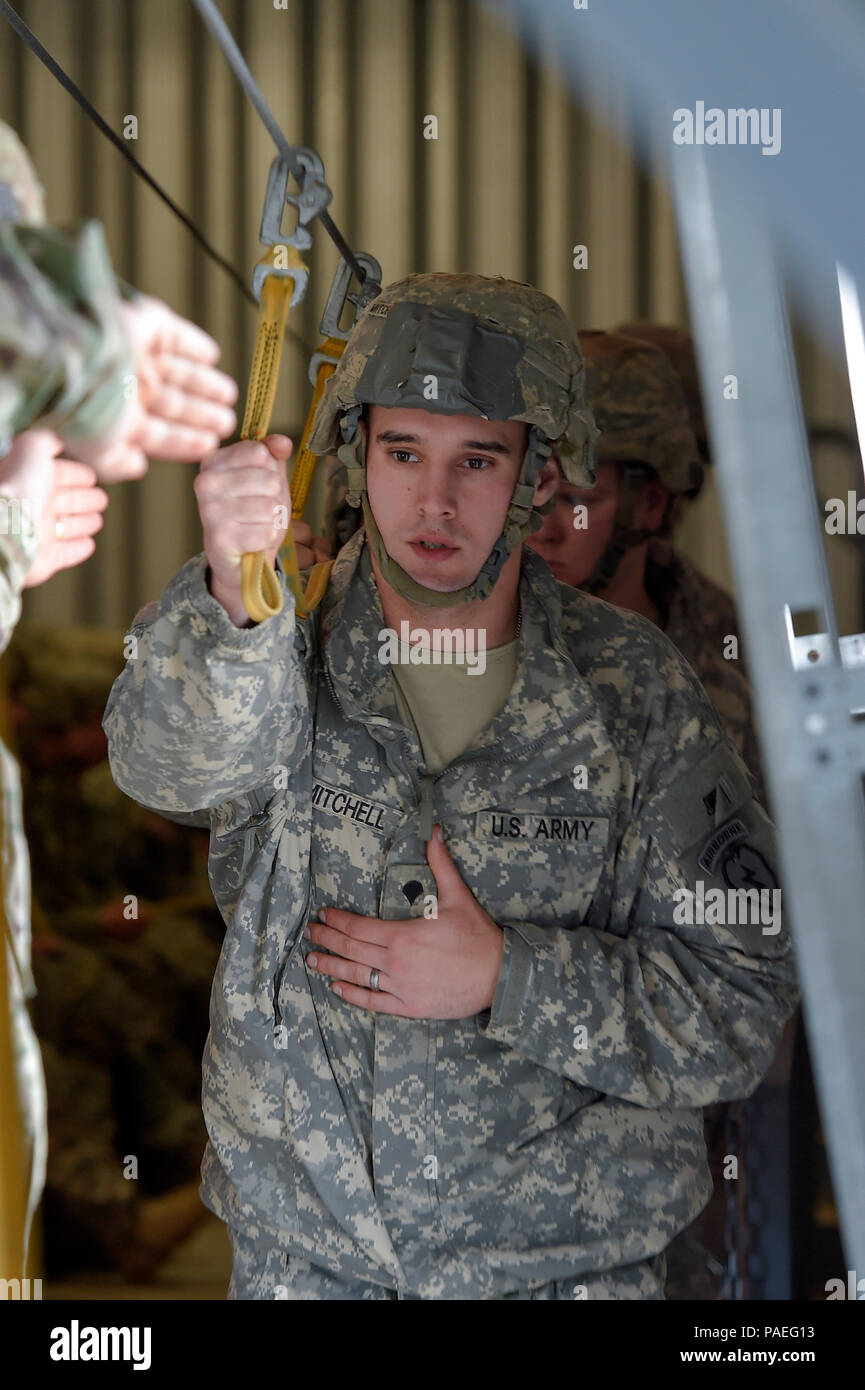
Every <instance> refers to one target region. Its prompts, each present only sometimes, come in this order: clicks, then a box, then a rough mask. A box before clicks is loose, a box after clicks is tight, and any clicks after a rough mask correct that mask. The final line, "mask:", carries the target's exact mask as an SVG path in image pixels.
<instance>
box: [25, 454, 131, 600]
mask: <svg viewBox="0 0 865 1390" xmlns="http://www.w3.org/2000/svg"><path fill="white" fill-rule="evenodd" d="M62 447H63V445H62V442H61V440H60V439H59V438H58V437H57V435H56V434H54V433H53V432H52V431H51V430H39V429H34V430H24V431H22V433H21V434H18V435H16V436H15V439H14V440H13V443H12V448H11V449H10V450H9V452H8V454H6V456H5V457H4V458H3V459H0V491H2V492H3V493H4V494H5V496H6V497H8V498H12V499H14V500H17V501H18V502H19V504H20V506H21V509H22V512H27V513H28V514H29V516H30V519H31V520H32V522H33V525H34V527H35V529H36V534H37V535H38V536H39V537H40V538H41V539H40V544H39V549H38V550H37V552H36V556H35V559H34V561H33V564H32V565H31V567H30V569H29V570H28V572H27V576H26V578H25V580H24V588H25V589H32V588H35V586H36V585H37V584H43V583H44V582H45V580H46V579H50V578H51V576H52V575H53V574H56V573H57V571H58V570H62V569H70V568H71V567H72V566H73V565H80V564H81V562H82V561H83V560H87V559H88V558H89V557H90V556H91V555H92V554H93V551H94V550H95V549H96V542H95V541H94V540H93V539H92V537H93V536H94V535H95V533H96V532H97V531H99V530H101V528H102V513H103V512H104V511H105V508H106V507H107V506H108V494H107V493H106V492H103V490H102V488H101V487H97V486H96V474H95V473H94V471H93V469H92V468H89V467H88V466H87V464H84V463H73V462H72V461H71V460H70V459H61V458H59V457H58V455H59V453H60V450H61V448H62Z"/></svg>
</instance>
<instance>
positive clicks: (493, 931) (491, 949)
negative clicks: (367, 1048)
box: [304, 826, 504, 1018]
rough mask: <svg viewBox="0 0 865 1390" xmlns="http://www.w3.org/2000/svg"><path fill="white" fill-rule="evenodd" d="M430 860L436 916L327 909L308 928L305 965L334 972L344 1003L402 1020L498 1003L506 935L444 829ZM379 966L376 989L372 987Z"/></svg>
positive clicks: (458, 1014)
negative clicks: (391, 916) (465, 876)
mask: <svg viewBox="0 0 865 1390" xmlns="http://www.w3.org/2000/svg"><path fill="white" fill-rule="evenodd" d="M427 860H428V862H429V866H430V868H431V869H432V872H433V875H434V877H435V881H436V888H437V895H436V902H435V911H436V914H437V915H436V916H431V917H430V918H429V919H427V918H426V917H424V918H418V917H415V918H409V919H408V920H407V921H399V922H385V921H382V920H381V919H380V918H378V917H359V916H357V915H356V914H355V913H353V912H343V911H342V910H341V909H340V908H338V907H328V908H327V909H326V910H325V911H324V918H325V920H323V921H313V922H310V923H309V924H308V926H307V927H306V928H305V930H304V935H305V936H307V937H308V939H309V942H310V950H309V953H308V954H307V957H306V964H307V967H308V968H309V969H311V970H317V971H319V972H320V973H322V974H324V975H327V976H330V977H331V979H332V986H331V987H332V988H333V990H334V992H335V993H338V994H340V995H341V997H342V998H343V999H344V1000H345V1001H346V1003H348V1004H357V1005H359V1006H360V1007H361V1008H363V1009H370V1010H371V1011H373V1012H375V1013H387V1014H401V1015H402V1016H403V1017H404V1018H470V1017H471V1016H472V1015H474V1014H477V1013H480V1012H481V1010H483V1009H488V1008H490V1006H491V1005H492V1002H493V996H494V995H495V991H496V983H497V981H498V976H499V970H500V968H501V961H502V952H503V950H504V934H503V932H502V930H501V928H500V927H499V926H497V925H496V923H495V922H494V921H493V919H492V917H490V915H489V913H488V912H485V911H484V909H483V908H482V907H481V905H480V903H479V902H478V901H477V899H476V898H475V897H474V896H473V895H472V893H471V892H470V891H469V889H468V888H467V887H466V884H465V883H464V882H463V880H462V878H461V877H460V874H459V871H458V870H457V868H456V865H455V864H454V862H453V860H452V859H451V857H450V854H449V853H448V851H447V849H446V848H445V844H444V840H443V839H442V838H441V829H440V827H439V826H435V827H434V830H433V838H432V839H431V840H430V841H429V842H428V844H427ZM315 946H323V947H326V948H327V950H326V951H315V950H313V949H312V948H313V947H315ZM373 971H378V977H377V984H378V988H377V989H376V988H372V989H371V988H370V977H371V975H372V972H373ZM373 983H376V981H375V980H374V981H373Z"/></svg>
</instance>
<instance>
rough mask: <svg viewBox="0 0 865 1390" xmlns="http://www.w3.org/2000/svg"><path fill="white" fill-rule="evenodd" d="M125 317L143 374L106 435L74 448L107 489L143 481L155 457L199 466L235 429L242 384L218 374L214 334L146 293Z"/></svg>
mask: <svg viewBox="0 0 865 1390" xmlns="http://www.w3.org/2000/svg"><path fill="white" fill-rule="evenodd" d="M120 313H121V317H122V318H123V322H124V325H125V327H126V331H127V333H128V335H129V340H130V343H131V344H132V351H133V357H134V362H135V370H136V374H137V375H136V378H135V380H134V381H131V382H130V387H131V388H132V389H131V393H130V399H129V400H128V401H127V403H126V406H125V408H124V410H123V413H122V414H121V416H120V418H119V420H118V421H116V422H115V424H114V426H113V427H112V429H111V430H110V432H109V433H108V434H107V435H106V436H105V437H103V438H101V439H98V440H91V441H88V442H87V443H85V444H82V445H76V448H75V453H76V454H77V455H78V457H79V458H81V459H82V460H84V461H85V462H87V463H90V464H92V466H93V467H94V468H95V469H96V472H97V475H98V477H99V479H100V481H101V482H104V483H115V482H123V481H127V480H131V479H135V478H141V477H143V476H144V474H145V473H146V472H147V469H148V466H149V464H148V460H149V459H152V458H164V459H173V460H175V461H176V462H180V463H198V462H199V461H200V460H201V459H202V458H203V457H204V456H205V454H209V453H212V452H213V451H214V450H215V449H218V448H219V445H220V442H221V441H222V440H223V439H225V438H226V437H227V436H228V435H230V434H231V433H232V431H233V430H234V428H235V426H236V424H237V417H236V415H235V413H234V411H233V410H232V409H231V406H232V405H233V404H234V402H235V401H236V400H237V386H236V384H235V382H234V381H232V379H231V377H230V376H227V375H226V374H225V372H220V371H218V370H217V368H216V365H215V364H216V363H217V362H218V361H219V357H220V351H219V345H218V344H217V343H216V342H214V340H213V338H211V337H210V335H209V334H207V333H205V332H203V331H202V329H200V328H198V327H196V325H195V324H194V323H190V322H189V321H188V319H184V318H181V317H180V315H179V314H175V313H174V311H173V310H172V309H169V307H168V305H167V304H163V303H162V302H161V300H158V299H152V298H150V297H149V296H147V295H142V296H140V298H139V299H138V300H137V302H135V303H134V304H128V303H124V304H122V305H121V306H120Z"/></svg>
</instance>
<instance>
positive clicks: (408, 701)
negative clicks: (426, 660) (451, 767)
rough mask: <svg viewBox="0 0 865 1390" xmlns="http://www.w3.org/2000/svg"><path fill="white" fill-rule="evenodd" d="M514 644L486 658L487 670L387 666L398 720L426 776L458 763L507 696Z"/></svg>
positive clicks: (513, 668)
mask: <svg viewBox="0 0 865 1390" xmlns="http://www.w3.org/2000/svg"><path fill="white" fill-rule="evenodd" d="M518 646H519V642H518V640H517V639H516V638H515V639H514V640H513V642H506V643H505V645H504V646H503V647H493V648H492V650H490V651H488V652H487V653H486V669H485V670H484V671H483V672H477V673H476V674H475V668H474V667H472V666H469V665H463V664H460V665H456V664H454V665H444V664H442V665H440V666H434V665H432V664H430V665H428V666H427V665H418V666H410V665H407V664H404V663H403V664H400V665H398V666H392V667H391V670H392V672H393V684H394V694H395V696H396V704H397V709H398V711H399V717H400V719H401V720H402V721H403V723H404V724H405V725H406V727H407V728H409V729H413V730H414V732H415V733H416V734H417V737H418V741H419V742H420V746H421V750H422V752H423V756H424V762H425V763H426V766H427V771H428V772H431V773H434V774H435V773H438V772H441V771H442V770H443V768H446V767H447V766H448V764H449V763H452V762H453V760H454V758H458V757H459V755H460V753H463V752H464V751H465V750H466V748H468V747H469V745H470V744H471V743H472V742H473V741H474V740H475V739H476V738H477V736H478V734H479V733H480V732H481V730H482V729H485V728H486V727H487V725H488V724H489V723H490V722H491V721H492V720H493V719H494V718H495V716H496V715H497V714H498V712H499V710H500V709H502V707H503V706H504V704H505V703H506V701H507V698H508V695H509V694H510V690H511V686H512V685H513V683H514V676H515V675H516V670H517V649H518Z"/></svg>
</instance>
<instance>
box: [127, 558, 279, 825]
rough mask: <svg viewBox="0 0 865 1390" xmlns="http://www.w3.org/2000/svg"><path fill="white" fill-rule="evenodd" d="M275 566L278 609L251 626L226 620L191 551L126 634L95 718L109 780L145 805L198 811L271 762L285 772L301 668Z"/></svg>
mask: <svg viewBox="0 0 865 1390" xmlns="http://www.w3.org/2000/svg"><path fill="white" fill-rule="evenodd" d="M276 569H277V573H278V574H279V575H280V582H281V583H282V586H283V595H284V601H283V607H282V611H281V613H279V614H278V615H277V616H276V617H274V618H271V619H269V621H267V622H265V623H260V624H258V625H257V626H256V627H252V628H238V627H235V626H234V624H233V623H232V621H231V619H230V618H229V616H228V614H227V613H226V612H225V609H224V608H223V607H222V605H221V604H220V603H219V602H218V601H217V600H216V599H215V598H214V597H213V596H212V594H211V593H210V592H209V590H208V588H207V584H206V571H207V561H206V558H205V556H204V554H203V553H201V554H199V555H196V556H195V557H194V558H193V559H191V560H189V561H187V563H186V564H185V565H184V566H183V568H182V569H181V570H180V571H179V572H178V573H177V574H176V575H175V577H174V578H173V579H172V581H171V583H170V584H169V585H168V588H167V589H166V590H165V592H164V594H163V595H162V598H161V599H160V601H159V603H158V605H152V604H151V605H149V607H148V608H147V609H145V610H144V612H143V613H142V614H140V615H139V617H138V619H137V620H136V622H135V623H134V625H133V627H132V629H131V630H130V632H129V633H128V634H127V637H126V650H127V651H128V652H129V656H128V658H127V662H126V667H125V669H124V670H123V671H122V673H121V674H120V676H118V678H117V680H116V681H115V682H114V685H113V686H112V688H111V694H110V695H109V697H108V704H107V706H106V710H105V717H104V719H103V723H102V727H103V728H104V730H105V733H106V735H107V737H108V757H109V762H110V764H111V773H112V776H113V777H114V780H115V782H116V783H117V785H118V787H119V788H120V790H121V791H124V792H126V794H127V796H131V797H132V798H133V800H135V801H138V802H140V803H141V804H142V805H143V806H147V807H149V808H150V809H151V810H155V811H161V812H163V813H169V814H171V813H180V814H188V813H191V812H197V811H201V810H202V809H204V808H208V807H215V806H218V805H219V804H220V802H222V801H225V800H227V799H229V798H230V797H235V796H241V795H242V794H243V793H244V792H247V791H251V790H252V789H253V788H255V787H257V786H260V785H261V783H262V782H265V781H267V780H268V779H269V777H270V776H272V775H273V773H274V769H275V768H276V767H277V766H280V767H284V768H286V769H287V771H288V772H289V773H290V771H291V767H292V760H293V756H294V753H295V750H296V744H297V734H298V727H299V724H298V720H297V717H296V710H297V702H298V698H299V691H300V682H301V680H302V673H301V672H300V669H299V666H298V661H297V659H296V657H295V621H294V599H293V596H292V594H291V591H290V590H289V589H287V587H286V585H285V579H284V575H283V573H282V569H281V566H280V565H279V563H278V562H277V566H276ZM192 823H193V824H195V823H197V822H196V821H193V822H192Z"/></svg>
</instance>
